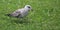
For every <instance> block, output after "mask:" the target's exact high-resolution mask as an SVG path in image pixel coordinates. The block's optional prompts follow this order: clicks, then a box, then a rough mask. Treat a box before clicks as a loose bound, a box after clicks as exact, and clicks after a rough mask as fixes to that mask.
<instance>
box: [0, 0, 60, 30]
mask: <svg viewBox="0 0 60 30" xmlns="http://www.w3.org/2000/svg"><path fill="white" fill-rule="evenodd" d="M27 4H29V5H31V6H32V9H33V11H31V12H30V13H29V15H28V16H27V17H25V18H23V19H21V18H14V17H8V16H6V14H8V13H11V12H13V11H15V10H16V9H19V8H22V7H24V6H25V5H27ZM0 30H60V0H0Z"/></svg>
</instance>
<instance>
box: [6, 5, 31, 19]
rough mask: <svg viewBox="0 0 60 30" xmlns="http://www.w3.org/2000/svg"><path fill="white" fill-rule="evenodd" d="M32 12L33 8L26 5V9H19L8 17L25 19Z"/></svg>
mask: <svg viewBox="0 0 60 30" xmlns="http://www.w3.org/2000/svg"><path fill="white" fill-rule="evenodd" d="M30 10H32V7H31V6H30V5H25V7H23V8H21V9H17V10H15V11H14V12H12V13H10V14H7V15H8V16H12V17H17V18H23V17H25V16H27V15H28V12H29V11H30Z"/></svg>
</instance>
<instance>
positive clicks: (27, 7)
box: [24, 5, 32, 10]
mask: <svg viewBox="0 0 60 30" xmlns="http://www.w3.org/2000/svg"><path fill="white" fill-rule="evenodd" d="M24 8H26V9H28V10H31V9H32V7H31V6H30V5H25V7H24Z"/></svg>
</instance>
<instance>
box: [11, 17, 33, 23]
mask: <svg viewBox="0 0 60 30" xmlns="http://www.w3.org/2000/svg"><path fill="white" fill-rule="evenodd" d="M12 22H14V23H16V24H30V23H32V20H30V19H28V18H22V19H18V20H12Z"/></svg>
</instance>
